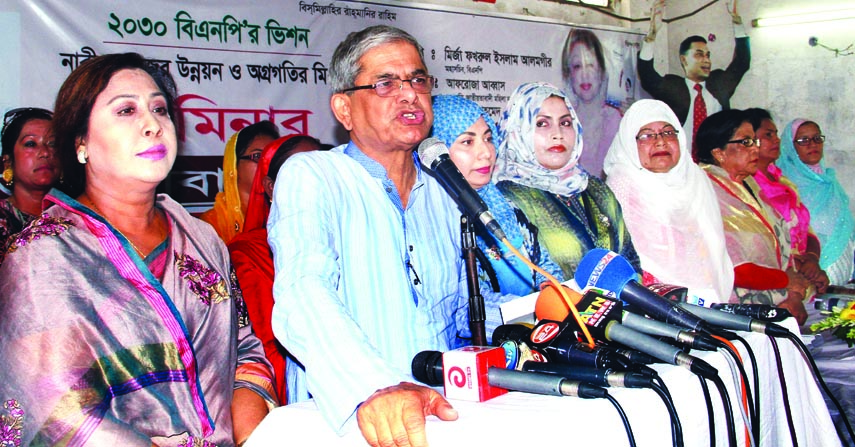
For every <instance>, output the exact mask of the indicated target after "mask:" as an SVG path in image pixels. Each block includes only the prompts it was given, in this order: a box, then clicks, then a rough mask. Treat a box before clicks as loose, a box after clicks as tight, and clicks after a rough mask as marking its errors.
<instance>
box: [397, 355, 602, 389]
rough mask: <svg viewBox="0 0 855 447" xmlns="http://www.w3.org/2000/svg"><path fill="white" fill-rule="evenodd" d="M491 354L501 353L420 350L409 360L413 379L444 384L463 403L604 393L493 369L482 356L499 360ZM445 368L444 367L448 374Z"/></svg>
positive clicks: (565, 381) (563, 380)
mask: <svg viewBox="0 0 855 447" xmlns="http://www.w3.org/2000/svg"><path fill="white" fill-rule="evenodd" d="M491 351H493V352H491ZM495 351H499V352H501V349H499V348H485V347H467V348H461V349H456V350H454V351H449V352H446V353H445V354H443V353H441V352H439V351H422V352H420V353H418V354H416V356H415V357H414V358H413V362H412V372H413V377H414V378H415V379H416V380H418V381H420V382H422V383H424V384H426V385H441V384H444V385H445V394H446V397H449V398H463V399H465V398H467V397H473V398H471V399H467V400H478V401H482V402H483V401H484V400H488V399H490V398H492V397H495V396H497V395H500V394H502V393H504V392H506V391H522V392H524V393H534V394H548V395H554V396H576V397H581V398H596V397H605V396H606V394H607V392H606V390H605V389H603V388H601V387H598V386H594V385H591V384H587V383H581V382H578V381H572V380H568V379H567V378H564V377H558V376H555V375H548V374H538V373H531V372H524V371H516V370H512V369H505V368H502V367H497V366H495V364H496V363H495V362H494V361H491V360H488V359H486V356H490V357H493V358H494V359H495V358H496V357H498V358H501V355H498V356H496V355H493V353H494V352H495ZM479 357H480V359H479ZM445 368H448V370H449V371H448V374H446V373H445ZM464 371H466V372H464ZM485 379H486V380H485ZM467 389H468V390H467ZM472 391H474V392H472ZM475 396H478V398H477V399H476V398H474V397H475Z"/></svg>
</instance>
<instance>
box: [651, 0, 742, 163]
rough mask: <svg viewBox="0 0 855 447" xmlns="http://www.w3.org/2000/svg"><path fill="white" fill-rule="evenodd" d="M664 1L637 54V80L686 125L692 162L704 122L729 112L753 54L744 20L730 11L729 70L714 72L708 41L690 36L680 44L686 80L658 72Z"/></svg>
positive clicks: (654, 13) (657, 7)
mask: <svg viewBox="0 0 855 447" xmlns="http://www.w3.org/2000/svg"><path fill="white" fill-rule="evenodd" d="M664 7H665V0H658V1H657V2H656V3H655V4H654V5H653V11H652V13H651V15H650V30H649V31H648V32H647V36H646V37H645V38H644V42H643V43H642V44H641V51H640V52H639V53H638V77H639V79H640V81H641V86H642V87H643V88H644V90H646V91H647V93H649V94H650V96H652V97H653V98H655V99H658V100H660V101H663V102H665V103H666V104H668V106H670V107H671V109H672V110H673V111H674V113H675V114H676V115H677V118H678V119H679V120H680V122H681V123H683V131H684V132H686V137H687V138H686V139H687V142H688V144H689V145H690V147H691V148H692V158H693V159H696V157H695V144H694V136H695V131H696V130H697V128H698V126H700V124H701V121H703V120H704V118H706V117H707V116H709V115H712V114H713V113H715V112H718V111H720V110H727V109H729V108H730V98H731V96H733V92H734V91H735V90H736V86H737V85H739V81H741V80H742V76H743V75H744V74H745V72H747V71H748V67H749V65H750V64H751V51H750V49H749V45H748V35H747V34H746V33H745V28H744V27H743V26H742V17H740V16H739V13H738V12H737V11H736V2H735V1H734V4H733V9H732V10H730V9H728V12H729V13H730V15H731V17H732V18H733V34H734V36H735V37H736V44H735V46H734V50H733V58H732V60H731V61H730V64H729V65H728V66H727V68H726V69H724V70H721V69H717V70H711V67H712V62H711V60H710V51H709V49H708V48H707V40H706V39H705V38H703V37H701V36H689V37H687V38H686V39H684V40H683V42H682V43H681V44H680V64H681V65H682V67H683V71H684V72H685V76H686V77H685V78H683V77H681V76H677V75H672V74H667V75H665V76H662V75H660V74H659V73H657V72H656V69H655V68H654V66H653V45H652V44H653V42H655V40H656V33H657V31H659V27H661V23H659V22H661V21H662V12H663V9H664Z"/></svg>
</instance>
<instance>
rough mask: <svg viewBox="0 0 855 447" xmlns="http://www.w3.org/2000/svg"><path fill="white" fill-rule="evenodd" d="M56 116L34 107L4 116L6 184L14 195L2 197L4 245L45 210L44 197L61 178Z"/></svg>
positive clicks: (0, 232) (0, 234)
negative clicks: (55, 137) (53, 132)
mask: <svg viewBox="0 0 855 447" xmlns="http://www.w3.org/2000/svg"><path fill="white" fill-rule="evenodd" d="M52 119H53V113H51V112H50V111H48V110H45V109H39V108H30V107H27V108H20V109H13V110H10V111H9V112H7V113H6V114H5V115H4V116H3V131H2V142H3V164H2V165H3V184H4V185H5V186H6V188H7V189H9V190H10V192H11V195H10V196H9V197H8V198H6V199H3V200H0V247H2V246H3V242H5V241H6V239H7V238H8V237H9V236H10V235H12V234H15V233H17V232H19V231H21V230H22V229H23V228H24V226H25V225H27V224H28V223H30V222H31V221H32V220H33V219H35V218H36V216H38V215H39V214H41V213H42V199H44V197H45V194H47V192H48V191H50V189H51V188H53V186H54V185H55V184H56V183H57V181H58V180H59V178H60V174H61V172H62V170H61V169H60V165H59V160H58V159H57V157H56V153H55V151H54V147H53V136H52V135H51V128H50V127H51V120H52Z"/></svg>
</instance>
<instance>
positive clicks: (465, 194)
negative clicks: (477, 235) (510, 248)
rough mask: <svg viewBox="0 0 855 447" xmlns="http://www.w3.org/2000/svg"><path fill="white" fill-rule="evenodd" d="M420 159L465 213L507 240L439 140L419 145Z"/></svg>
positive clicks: (495, 234) (485, 205)
mask: <svg viewBox="0 0 855 447" xmlns="http://www.w3.org/2000/svg"><path fill="white" fill-rule="evenodd" d="M419 158H420V159H421V161H422V164H424V165H425V166H427V167H428V168H430V170H431V171H433V172H434V173H435V174H436V178H437V179H438V180H439V183H440V184H442V186H443V187H444V188H445V190H446V192H448V194H449V195H450V196H451V197H452V198H453V199H454V201H455V202H457V204H458V205H460V207H461V208H463V212H465V213H466V214H468V215H469V216H470V217H472V218H474V219H478V220H479V221H481V223H482V224H484V226H485V227H487V230H489V231H490V233H492V234H493V236H495V237H496V239H497V240H499V241H501V240H503V239H505V238H506V236H505V232H504V231H502V228H501V227H500V226H499V223H498V222H496V219H494V218H493V215H492V214H490V210H489V208H487V204H486V203H484V201H483V200H481V197H480V196H479V195H478V193H477V192H475V190H474V189H472V187H471V186H469V182H467V181H466V178H464V177H463V174H461V173H460V170H459V169H457V166H455V165H454V162H453V161H451V156H449V154H448V147H446V146H445V143H443V142H442V140H440V139H438V138H428V139H426V140H424V141H422V142H421V144H419Z"/></svg>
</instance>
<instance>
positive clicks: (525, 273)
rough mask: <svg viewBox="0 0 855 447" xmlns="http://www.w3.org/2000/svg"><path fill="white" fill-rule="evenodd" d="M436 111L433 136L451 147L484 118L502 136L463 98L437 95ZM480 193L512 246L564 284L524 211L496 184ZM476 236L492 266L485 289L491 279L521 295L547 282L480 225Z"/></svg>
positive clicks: (486, 117) (492, 126)
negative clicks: (516, 207) (513, 203)
mask: <svg viewBox="0 0 855 447" xmlns="http://www.w3.org/2000/svg"><path fill="white" fill-rule="evenodd" d="M433 112H434V121H433V128H432V132H431V134H432V136H434V137H436V138H439V139H440V140H442V141H443V142H444V143H445V144H446V145H447V146H448V147H451V145H452V144H454V141H455V140H457V137H458V136H460V135H461V134H462V133H463V132H465V131H466V130H467V129H469V127H470V126H471V125H473V124H475V122H476V121H478V119H479V118H484V122H485V123H486V124H487V127H489V128H490V130H491V131H492V132H493V138H494V141H495V139H498V137H499V136H498V131H497V130H496V125H495V123H494V122H493V119H492V118H491V117H490V115H488V114H487V113H486V112H485V111H484V110H483V109H482V108H481V107H480V106H479V105H478V104H476V103H475V102H473V101H471V100H468V99H466V98H463V97H462V96H457V95H438V96H435V97H434V98H433ZM477 192H478V195H479V196H480V197H481V199H482V200H484V203H485V204H486V205H487V207H488V208H489V209H490V213H491V214H492V215H493V217H494V218H495V219H496V221H497V222H498V223H499V225H500V226H501V227H502V230H503V231H504V232H505V235H506V236H507V237H508V241H509V242H510V243H511V245H513V246H514V248H516V249H517V250H519V251H520V252H521V253H522V254H523V255H524V256H526V257H528V259H529V260H530V261H531V262H533V263H534V264H536V265H537V266H539V267H540V268H542V269H544V270H546V272H547V273H549V274H551V275H553V276H555V277H556V278H557V279H558V280H559V281H564V278H563V275H562V273H561V269H560V268H559V267H558V266H557V265H556V264H555V263H554V262H552V260H551V259H550V257H549V254H548V253H547V252H546V250H545V249H543V248H542V247H541V244H540V242H539V241H538V236H537V234H538V229H537V227H535V226H533V225H531V224H530V223H529V222H528V220H527V219H526V217H525V215H524V214H523V213H522V212H521V211H519V210H518V209H515V208H514V207H512V205H511V204H510V203H509V202H508V201H507V199H505V198H504V196H502V193H501V192H500V191H499V190H498V189H497V188H496V186H495V185H493V184H487V185H485V186H483V187H481V188H479V189H478V191H477ZM476 233H477V237H476V241H475V242H476V244H477V245H478V248H479V249H480V250H481V252H482V253H483V254H484V256H485V258H486V260H487V261H488V262H489V264H490V265H489V266H482V271H481V272H480V273H479V275H480V276H481V280H482V284H481V287H482V288H483V287H485V286H486V285H487V283H488V281H489V280H490V279H491V278H490V277H491V276H492V277H494V278H495V280H496V281H498V285H499V290H498V291H500V292H501V293H504V294H512V295H520V296H522V295H528V294H530V293H533V292H536V291H537V290H538V286H539V284H540V283H542V282H543V281H545V280H546V279H545V278H544V276H543V275H541V274H539V273H536V272H534V271H532V269H531V268H530V267H528V266H527V265H526V264H525V263H524V262H523V261H522V260H520V259H519V258H517V257H516V256H515V255H514V254H513V253H512V252H511V251H510V250H509V249H508V248H507V247H505V244H503V243H501V241H496V240H495V238H493V236H492V235H491V234H489V232H487V231H486V229H485V228H483V226H481V225H480V224H478V227H477V230H476Z"/></svg>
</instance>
